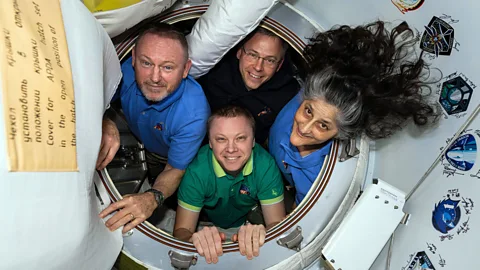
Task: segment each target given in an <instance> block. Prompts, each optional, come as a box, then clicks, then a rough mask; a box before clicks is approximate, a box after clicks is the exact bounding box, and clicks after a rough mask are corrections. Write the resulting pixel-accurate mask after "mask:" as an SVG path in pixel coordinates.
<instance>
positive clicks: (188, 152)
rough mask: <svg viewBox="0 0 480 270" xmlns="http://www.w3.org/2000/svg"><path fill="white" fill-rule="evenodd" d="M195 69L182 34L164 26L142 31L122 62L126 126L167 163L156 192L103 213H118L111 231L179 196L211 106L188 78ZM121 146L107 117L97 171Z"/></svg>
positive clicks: (131, 225)
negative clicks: (170, 198) (179, 190)
mask: <svg viewBox="0 0 480 270" xmlns="http://www.w3.org/2000/svg"><path fill="white" fill-rule="evenodd" d="M191 65H192V63H191V60H190V59H189V58H188V45H187V41H186V39H185V37H184V35H183V34H182V33H180V32H178V31H177V30H175V29H174V28H173V27H172V26H170V25H168V24H164V23H161V24H159V23H156V24H152V25H151V26H150V27H148V28H147V29H146V30H145V31H144V32H142V33H141V34H140V35H139V36H138V38H137V43H136V45H135V47H134V49H133V50H132V57H131V58H130V59H127V60H126V61H125V62H124V63H123V64H122V72H123V81H122V83H121V85H120V86H119V90H118V91H117V95H118V96H119V97H120V100H121V103H122V109H123V111H124V113H125V116H126V119H127V123H128V126H129V128H130V130H131V131H132V132H133V133H134V134H135V136H136V137H137V138H139V139H140V140H141V142H142V143H143V144H144V145H145V148H146V149H147V150H148V151H150V152H153V153H155V154H158V155H160V156H163V157H168V162H167V165H166V166H165V169H164V170H163V171H162V172H161V173H160V174H159V175H158V176H157V178H156V179H155V183H154V184H153V187H152V189H149V190H147V191H146V192H145V193H142V194H133V195H126V196H124V199H122V200H120V201H118V202H116V203H113V204H111V205H110V206H109V207H107V208H106V209H105V210H103V211H102V212H101V213H100V217H101V218H104V217H106V216H108V215H109V214H110V213H112V212H114V211H117V210H119V211H118V212H117V213H115V215H113V216H112V217H111V218H110V219H109V220H107V221H106V222H105V225H106V226H107V227H108V228H109V229H110V230H111V231H113V230H116V229H118V228H119V227H121V226H123V225H125V226H124V228H123V232H124V233H125V232H127V231H129V230H130V229H132V228H134V227H135V226H137V225H138V224H140V223H141V222H143V221H145V220H146V219H147V218H149V217H150V216H151V215H152V213H153V211H154V210H155V209H156V208H157V207H159V206H160V205H162V204H163V201H164V199H166V198H167V197H169V196H171V195H172V194H173V193H174V192H175V190H176V189H177V187H178V185H179V184H180V180H181V179H182V176H183V174H184V173H185V169H186V168H187V166H188V164H189V163H190V162H191V161H192V159H193V158H194V157H195V155H196V154H197V152H198V149H199V147H200V144H201V142H202V140H203V138H204V136H205V133H206V122H207V119H208V116H209V115H210V107H209V105H208V102H207V99H206V98H205V95H204V93H203V90H202V88H201V87H200V85H199V84H198V83H197V82H196V81H195V80H194V79H193V78H192V77H190V76H188V72H189V70H190V67H191ZM119 146H120V136H119V132H118V129H117V127H116V125H115V123H114V122H113V121H111V120H109V119H105V120H104V122H103V134H102V143H101V146H100V152H99V156H98V161H97V169H103V168H105V166H106V165H107V164H108V163H109V162H110V161H111V160H112V159H113V157H114V156H115V153H116V152H117V150H118V148H119Z"/></svg>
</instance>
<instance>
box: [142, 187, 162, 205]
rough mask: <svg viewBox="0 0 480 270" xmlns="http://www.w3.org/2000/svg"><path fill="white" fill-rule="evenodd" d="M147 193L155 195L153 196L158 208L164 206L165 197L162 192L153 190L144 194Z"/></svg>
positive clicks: (148, 190)
mask: <svg viewBox="0 0 480 270" xmlns="http://www.w3.org/2000/svg"><path fill="white" fill-rule="evenodd" d="M147 192H151V193H153V196H154V197H155V201H156V202H157V207H160V206H161V205H162V204H163V200H164V197H163V193H162V192H161V191H160V190H156V189H153V188H151V189H147V190H145V192H144V193H147Z"/></svg>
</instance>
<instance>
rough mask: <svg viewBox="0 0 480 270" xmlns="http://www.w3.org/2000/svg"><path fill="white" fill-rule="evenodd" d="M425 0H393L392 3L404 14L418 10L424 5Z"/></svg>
mask: <svg viewBox="0 0 480 270" xmlns="http://www.w3.org/2000/svg"><path fill="white" fill-rule="evenodd" d="M423 2H425V1H424V0H392V3H393V4H394V5H395V6H396V7H397V8H398V10H400V12H402V13H403V14H405V13H407V12H409V11H413V10H417V9H419V8H420V6H421V5H423Z"/></svg>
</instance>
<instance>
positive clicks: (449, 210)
mask: <svg viewBox="0 0 480 270" xmlns="http://www.w3.org/2000/svg"><path fill="white" fill-rule="evenodd" d="M459 203H460V201H454V200H452V199H446V200H442V201H440V202H439V203H438V204H436V205H435V209H434V210H433V212H432V224H433V227H434V228H435V229H436V230H437V231H439V232H441V233H443V234H447V233H448V231H450V230H453V229H454V228H455V227H456V226H457V224H458V222H460V217H461V214H462V212H461V209H460V207H459Z"/></svg>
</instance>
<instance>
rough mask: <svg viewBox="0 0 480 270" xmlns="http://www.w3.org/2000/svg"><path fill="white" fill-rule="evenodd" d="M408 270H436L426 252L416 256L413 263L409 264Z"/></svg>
mask: <svg viewBox="0 0 480 270" xmlns="http://www.w3.org/2000/svg"><path fill="white" fill-rule="evenodd" d="M405 269H408V270H430V269H431V270H435V267H434V266H433V263H432V261H431V260H430V258H428V255H427V253H425V251H420V252H417V254H415V256H414V257H413V259H412V261H411V262H410V263H409V264H408V267H406V268H405Z"/></svg>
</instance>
